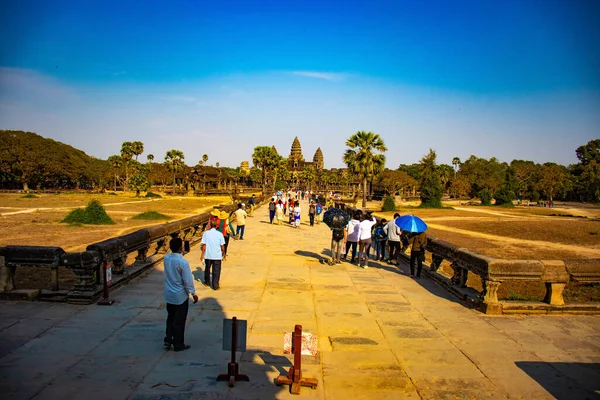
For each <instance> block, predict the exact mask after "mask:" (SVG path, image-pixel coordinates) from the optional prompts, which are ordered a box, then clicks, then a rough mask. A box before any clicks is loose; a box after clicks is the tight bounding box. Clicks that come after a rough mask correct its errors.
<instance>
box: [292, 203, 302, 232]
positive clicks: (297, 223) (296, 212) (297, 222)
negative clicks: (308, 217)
mask: <svg viewBox="0 0 600 400" xmlns="http://www.w3.org/2000/svg"><path fill="white" fill-rule="evenodd" d="M300 211H301V210H300V200H297V201H296V204H295V206H294V226H295V227H296V228H298V227H300Z"/></svg>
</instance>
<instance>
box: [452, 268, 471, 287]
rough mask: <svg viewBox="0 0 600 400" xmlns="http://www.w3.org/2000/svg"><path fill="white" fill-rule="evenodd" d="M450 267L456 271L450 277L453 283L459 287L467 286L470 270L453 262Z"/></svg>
mask: <svg viewBox="0 0 600 400" xmlns="http://www.w3.org/2000/svg"><path fill="white" fill-rule="evenodd" d="M450 268H452V270H453V271H454V274H453V275H452V277H451V278H450V281H451V282H452V284H453V285H457V286H459V287H465V286H466V284H467V278H468V276H469V275H468V273H469V271H468V270H467V269H466V268H463V267H462V266H461V265H459V264H457V263H455V262H453V263H452V264H450Z"/></svg>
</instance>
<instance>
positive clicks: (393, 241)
mask: <svg viewBox="0 0 600 400" xmlns="http://www.w3.org/2000/svg"><path fill="white" fill-rule="evenodd" d="M399 217H400V214H398V213H395V214H394V219H392V220H391V221H390V222H388V223H387V224H386V225H385V226H384V227H383V231H384V232H385V233H386V234H387V241H388V246H389V249H390V250H389V253H388V256H389V257H388V262H389V263H390V264H398V257H399V256H400V242H401V240H402V239H401V235H402V229H400V228H399V227H398V225H396V222H395V220H396V218H399Z"/></svg>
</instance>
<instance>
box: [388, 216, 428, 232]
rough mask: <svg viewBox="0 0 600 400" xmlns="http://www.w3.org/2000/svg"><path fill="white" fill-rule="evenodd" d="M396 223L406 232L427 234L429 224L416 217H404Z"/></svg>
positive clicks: (397, 219)
mask: <svg viewBox="0 0 600 400" xmlns="http://www.w3.org/2000/svg"><path fill="white" fill-rule="evenodd" d="M394 223H395V224H396V225H397V226H398V227H399V228H400V229H402V230H403V231H406V232H425V231H426V230H427V224H426V223H425V222H423V220H422V219H421V218H419V217H415V216H414V215H403V216H402V217H398V218H396V219H395V220H394Z"/></svg>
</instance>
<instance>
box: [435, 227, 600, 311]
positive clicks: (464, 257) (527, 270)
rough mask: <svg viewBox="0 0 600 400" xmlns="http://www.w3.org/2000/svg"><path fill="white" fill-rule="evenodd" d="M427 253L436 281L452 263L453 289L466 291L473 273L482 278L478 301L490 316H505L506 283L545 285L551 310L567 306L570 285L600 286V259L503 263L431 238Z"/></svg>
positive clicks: (508, 261) (511, 261)
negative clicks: (502, 292) (500, 298)
mask: <svg viewBox="0 0 600 400" xmlns="http://www.w3.org/2000/svg"><path fill="white" fill-rule="evenodd" d="M427 250H428V251H429V252H431V256H432V257H431V258H432V262H431V265H430V272H431V274H430V275H431V276H432V277H437V276H436V275H437V271H438V269H439V267H440V265H441V263H442V261H444V260H446V261H448V262H450V267H451V268H452V270H453V275H452V276H451V277H450V283H451V285H454V286H457V287H459V288H464V287H465V286H466V282H467V279H468V275H469V273H474V274H476V275H478V276H479V277H480V278H481V282H482V287H483V291H482V292H481V293H480V296H479V297H480V300H481V306H482V309H483V311H484V312H486V313H487V314H502V313H503V311H504V310H503V308H504V307H503V306H504V304H502V303H501V302H499V301H498V289H499V287H500V285H501V284H502V283H503V282H509V281H530V282H542V283H544V285H545V287H546V294H545V296H544V303H546V304H548V305H551V306H564V305H565V300H564V297H563V291H564V288H565V286H566V285H567V283H569V282H585V283H593V282H600V259H587V260H566V261H562V260H509V259H500V258H494V257H489V256H486V255H484V254H480V253H478V252H475V251H472V250H469V249H465V248H459V247H457V246H455V245H453V244H451V243H448V242H446V241H444V240H441V239H437V238H435V237H432V236H430V237H429V238H428V239H427ZM438 280H439V279H438ZM513 308H514V307H513ZM557 310H558V309H557Z"/></svg>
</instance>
